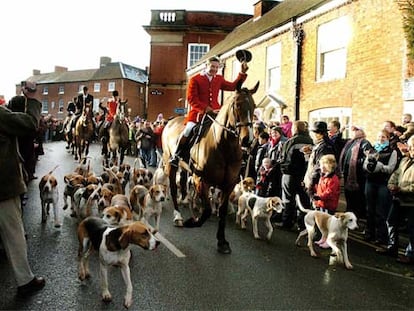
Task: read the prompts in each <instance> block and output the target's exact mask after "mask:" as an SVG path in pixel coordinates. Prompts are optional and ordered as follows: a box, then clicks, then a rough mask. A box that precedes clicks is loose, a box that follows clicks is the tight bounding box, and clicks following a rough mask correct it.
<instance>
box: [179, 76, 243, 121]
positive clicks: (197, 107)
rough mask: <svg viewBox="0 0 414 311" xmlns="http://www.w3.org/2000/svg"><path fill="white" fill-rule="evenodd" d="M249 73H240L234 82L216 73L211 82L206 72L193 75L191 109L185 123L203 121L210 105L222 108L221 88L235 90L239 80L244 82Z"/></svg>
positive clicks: (189, 95) (189, 93) (191, 80)
mask: <svg viewBox="0 0 414 311" xmlns="http://www.w3.org/2000/svg"><path fill="white" fill-rule="evenodd" d="M246 77H247V74H245V73H239V75H238V76H237V79H236V80H234V81H233V82H229V81H226V80H224V78H223V76H221V75H216V76H214V77H213V79H212V80H211V82H210V81H209V80H208V77H207V75H206V74H205V73H200V74H197V75H195V76H194V77H192V78H191V79H190V81H189V83H188V88H187V100H188V103H189V105H190V111H189V112H188V114H187V117H186V119H185V123H187V122H188V121H193V122H195V123H198V122H200V121H201V118H202V117H203V115H204V113H205V110H206V108H207V107H208V106H210V107H211V108H212V109H213V110H216V109H220V104H219V103H218V100H217V98H218V93H219V91H220V90H224V91H234V90H236V87H237V83H238V82H239V81H242V82H244V81H245V80H246Z"/></svg>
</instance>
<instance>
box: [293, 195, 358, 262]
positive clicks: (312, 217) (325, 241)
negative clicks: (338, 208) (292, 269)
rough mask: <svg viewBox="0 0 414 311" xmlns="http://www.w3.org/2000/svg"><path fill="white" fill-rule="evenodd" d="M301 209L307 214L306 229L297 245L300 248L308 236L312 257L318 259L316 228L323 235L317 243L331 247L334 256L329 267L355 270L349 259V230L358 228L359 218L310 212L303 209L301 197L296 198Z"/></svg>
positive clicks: (305, 219)
mask: <svg viewBox="0 0 414 311" xmlns="http://www.w3.org/2000/svg"><path fill="white" fill-rule="evenodd" d="M296 202H297V205H298V207H299V209H300V210H301V211H302V212H304V213H306V215H305V218H304V221H305V226H306V229H304V230H302V231H301V232H300V233H299V235H298V237H297V239H296V242H295V243H296V245H298V246H299V240H300V238H301V237H303V236H305V235H306V234H307V235H308V247H309V250H310V254H311V256H312V257H318V255H317V254H316V252H315V250H314V248H313V238H314V236H315V232H316V226H317V227H318V228H319V231H320V232H321V234H322V238H321V239H320V241H318V242H316V243H317V244H318V245H319V246H321V247H331V248H332V254H331V257H330V259H329V265H333V264H335V262H336V261H337V262H339V263H343V264H344V265H345V267H346V268H347V269H353V267H352V264H351V262H350V261H349V258H348V248H347V240H348V229H351V230H354V229H356V228H358V224H357V217H356V216H355V214H354V213H352V212H346V213H336V214H335V215H330V214H328V213H324V212H320V211H316V210H310V209H306V208H304V207H303V205H302V203H301V202H300V199H299V197H298V196H297V197H296Z"/></svg>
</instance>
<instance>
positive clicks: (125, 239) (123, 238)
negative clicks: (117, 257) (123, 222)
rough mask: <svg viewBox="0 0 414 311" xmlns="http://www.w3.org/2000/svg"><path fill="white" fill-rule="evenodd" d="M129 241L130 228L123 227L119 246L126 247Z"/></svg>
mask: <svg viewBox="0 0 414 311" xmlns="http://www.w3.org/2000/svg"><path fill="white" fill-rule="evenodd" d="M129 241H131V230H129V229H125V230H124V231H123V232H122V234H121V237H120V238H119V244H120V245H121V248H122V249H126V248H127V247H128V245H129Z"/></svg>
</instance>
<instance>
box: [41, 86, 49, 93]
mask: <svg viewBox="0 0 414 311" xmlns="http://www.w3.org/2000/svg"><path fill="white" fill-rule="evenodd" d="M42 94H43V95H48V94H49V86H47V85H45V86H43V93H42Z"/></svg>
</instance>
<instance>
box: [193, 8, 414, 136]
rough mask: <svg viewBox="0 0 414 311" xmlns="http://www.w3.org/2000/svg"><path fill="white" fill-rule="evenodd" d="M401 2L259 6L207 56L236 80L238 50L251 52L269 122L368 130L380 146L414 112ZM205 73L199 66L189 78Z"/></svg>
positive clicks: (252, 70) (250, 78) (258, 96)
mask: <svg viewBox="0 0 414 311" xmlns="http://www.w3.org/2000/svg"><path fill="white" fill-rule="evenodd" d="M271 2H273V5H272V3H271ZM398 2H399V3H401V1H396V0H376V1H372V0H354V1H349V0H302V1H295V0H285V1H283V2H278V1H265V0H262V1H258V2H257V3H256V4H255V10H254V13H255V14H254V16H253V18H251V19H249V20H248V21H246V22H245V23H243V24H242V25H240V26H239V27H237V28H235V29H234V31H232V32H231V33H230V34H228V35H227V37H226V38H225V39H224V40H222V41H221V42H219V43H218V44H217V45H215V46H214V47H213V48H212V49H211V50H210V51H209V52H208V53H207V54H206V55H205V56H204V58H208V57H210V56H212V55H219V56H220V58H221V60H222V62H223V64H224V68H225V71H224V73H223V74H224V76H225V77H226V79H228V80H231V79H232V78H233V77H234V76H235V75H236V74H237V72H238V71H239V66H240V64H239V63H238V62H237V60H236V59H235V52H236V51H237V50H238V49H248V50H249V51H250V52H251V53H252V55H253V59H252V61H251V62H250V63H249V67H250V69H249V72H248V74H249V76H248V78H247V81H246V82H245V86H248V87H252V86H253V85H254V84H255V83H256V81H257V80H259V81H260V88H259V91H258V92H257V93H256V95H255V100H256V104H257V105H259V107H260V109H261V110H262V116H263V118H264V119H265V121H268V120H271V119H276V120H279V119H280V115H281V114H282V113H283V114H287V115H289V116H290V117H291V119H302V120H307V121H309V122H313V121H315V120H325V121H330V120H332V119H337V120H339V121H340V122H341V123H342V125H350V124H358V125H360V126H362V127H364V128H365V130H366V132H367V135H368V138H369V139H370V140H374V139H375V138H376V135H377V132H378V130H379V129H380V127H381V126H382V123H383V122H384V121H385V120H393V121H394V122H396V123H397V124H399V123H400V122H401V116H402V114H403V113H404V112H411V113H413V114H414V92H413V91H414V83H413V81H414V80H413V74H412V66H411V65H410V64H411V63H412V62H411V61H410V60H408V59H407V42H406V39H405V33H404V30H403V15H402V11H401V8H400V6H399V5H398ZM402 2H404V1H402ZM269 3H270V8H271V9H270V10H266V8H268V7H267V6H266V5H269ZM202 60H203V59H201V61H202ZM199 70H201V65H200V63H198V64H196V65H195V66H192V67H191V68H190V69H189V70H188V75H189V76H191V75H193V74H195V73H196V72H198V71H199ZM346 134H347V133H346Z"/></svg>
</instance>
